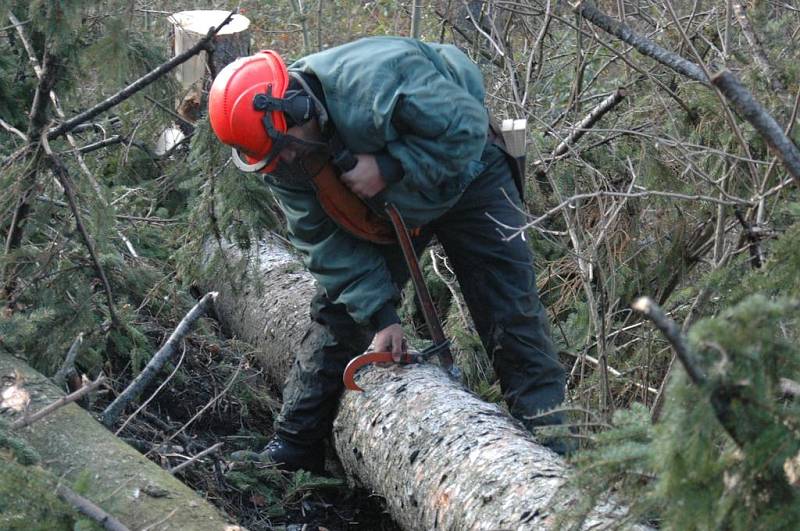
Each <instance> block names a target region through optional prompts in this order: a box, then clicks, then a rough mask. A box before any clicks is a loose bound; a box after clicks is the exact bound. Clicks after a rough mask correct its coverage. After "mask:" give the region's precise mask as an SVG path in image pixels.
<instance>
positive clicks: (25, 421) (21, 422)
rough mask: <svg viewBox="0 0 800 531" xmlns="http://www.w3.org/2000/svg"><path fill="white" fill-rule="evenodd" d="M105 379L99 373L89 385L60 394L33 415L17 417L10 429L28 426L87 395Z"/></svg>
mask: <svg viewBox="0 0 800 531" xmlns="http://www.w3.org/2000/svg"><path fill="white" fill-rule="evenodd" d="M105 381H106V378H105V376H103V375H102V374H101V375H100V376H98V377H97V379H96V380H95V381H93V382H92V383H90V384H89V385H86V386H84V387H81V388H80V389H78V390H77V391H75V392H74V393H70V394H68V395H66V396H62V397H61V398H59V399H58V400H56V401H55V402H53V403H52V404H49V405H47V406H45V407H43V408H42V409H40V410H39V411H37V412H36V413H34V414H33V415H30V416H28V415H26V416H24V417H22V418H20V419H17V420H16V421H14V422H13V423H12V424H11V429H12V430H18V429H20V428H24V427H25V426H30V425H31V424H33V423H34V422H36V421H37V420H39V419H41V418H43V417H46V416H47V415H49V414H50V413H52V412H53V411H55V410H57V409H60V408H62V407H64V406H66V405H67V404H70V403H72V402H75V401H76V400H80V399H81V398H83V397H84V396H86V395H88V394H89V393H91V392H92V391H94V390H95V389H97V388H98V387H100V386H101V385H103V384H104V383H105Z"/></svg>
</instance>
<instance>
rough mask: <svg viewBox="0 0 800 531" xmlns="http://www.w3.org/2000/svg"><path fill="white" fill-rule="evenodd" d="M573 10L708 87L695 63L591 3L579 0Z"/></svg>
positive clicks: (701, 70) (652, 57)
mask: <svg viewBox="0 0 800 531" xmlns="http://www.w3.org/2000/svg"><path fill="white" fill-rule="evenodd" d="M573 9H574V10H575V11H577V12H578V13H580V14H581V16H582V17H583V18H585V19H586V20H588V21H589V22H591V23H592V24H594V25H595V26H597V27H598V28H600V29H601V30H603V31H605V32H607V33H610V34H611V35H614V36H615V37H617V38H618V39H620V40H621V41H623V42H626V43H628V44H630V45H631V46H633V47H634V48H636V50H637V51H638V52H639V53H641V54H642V55H646V56H647V57H650V58H651V59H655V60H656V61H658V62H659V63H661V64H663V65H665V66H668V67H670V68H671V69H673V70H675V71H676V72H678V73H681V74H683V75H684V76H686V77H688V78H691V79H694V80H695V81H699V82H700V83H702V84H703V85H708V84H709V82H708V77H706V75H705V73H704V72H703V69H702V68H700V67H699V66H698V65H696V64H695V63H693V62H691V61H688V60H686V59H684V58H683V57H681V56H680V55H678V54H676V53H673V52H670V51H668V50H666V49H664V48H662V47H661V46H659V45H658V44H656V43H654V42H653V41H651V40H649V39H646V38H644V37H642V36H641V35H638V34H636V33H635V32H634V31H633V30H632V29H630V28H629V27H628V26H626V25H625V24H622V23H621V22H619V21H618V20H614V19H613V18H611V17H609V16H608V15H606V14H604V13H602V12H601V11H599V10H598V9H597V8H596V7H595V6H594V5H592V3H591V2H588V1H583V0H579V1H578V2H577V3H576V4H575V5H574V6H573Z"/></svg>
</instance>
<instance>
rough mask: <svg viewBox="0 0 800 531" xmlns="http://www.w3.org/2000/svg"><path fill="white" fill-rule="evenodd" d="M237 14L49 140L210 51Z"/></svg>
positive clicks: (54, 132) (66, 124)
mask: <svg viewBox="0 0 800 531" xmlns="http://www.w3.org/2000/svg"><path fill="white" fill-rule="evenodd" d="M235 13H236V12H235V11H231V12H230V14H228V16H227V17H226V18H225V20H223V21H222V23H221V24H220V25H219V26H217V27H215V28H211V29H210V30H208V34H206V36H205V37H203V38H202V39H201V40H200V41H198V42H197V44H195V45H194V46H192V47H191V48H189V49H188V50H186V51H185V52H183V53H182V54H180V55H176V56H175V57H173V58H172V59H170V60H169V61H167V62H166V63H163V64H162V65H160V66H158V67H157V68H155V69H153V70H151V71H150V72H148V73H147V74H145V75H144V76H142V77H140V78H139V79H137V80H136V81H134V82H133V83H131V84H130V85H128V86H127V87H125V88H124V89H122V90H120V91H119V92H117V93H116V94H114V95H113V96H109V97H108V98H106V99H105V100H104V101H102V102H100V103H99V104H97V105H95V106H94V107H92V108H91V109H88V110H86V111H84V112H82V113H80V114H78V115H77V116H75V117H73V118H70V119H69V120H67V121H65V122H63V123H62V124H61V125H59V126H58V127H56V128H55V129H51V130H50V131H49V132H48V134H47V138H49V139H51V140H52V139H53V138H55V137H57V136H59V135H63V134H64V133H67V132H69V131H72V130H73V129H75V127H77V126H78V125H80V124H82V123H83V122H86V121H89V120H91V119H92V118H94V117H95V116H97V115H98V114H100V113H102V112H105V111H107V110H108V109H110V108H111V107H114V106H115V105H119V104H120V103H122V102H123V101H125V100H127V99H128V98H130V97H131V96H133V95H134V94H136V93H137V92H139V91H140V90H142V89H143V88H145V87H147V86H148V85H150V84H151V83H153V82H154V81H156V80H157V79H159V78H160V77H162V76H163V75H164V74H166V73H168V72H170V71H171V70H172V69H174V68H175V67H176V66H178V65H180V64H182V63H185V62H186V61H188V60H189V59H191V58H192V57H194V56H195V55H197V54H198V53H200V52H201V51H204V50H209V49H210V47H211V46H212V43H211V41H212V40H213V39H214V36H215V35H216V34H217V32H219V30H221V29H222V27H223V26H225V25H226V24H228V23H229V22H230V21H231V20H233V15H234V14H235Z"/></svg>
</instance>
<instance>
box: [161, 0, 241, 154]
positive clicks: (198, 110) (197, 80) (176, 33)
mask: <svg viewBox="0 0 800 531" xmlns="http://www.w3.org/2000/svg"><path fill="white" fill-rule="evenodd" d="M228 14H229V11H220V10H195V11H181V12H179V13H173V14H172V15H170V16H169V21H170V23H171V24H172V28H173V33H172V35H173V39H172V40H173V52H174V55H179V54H181V53H183V52H184V51H185V50H187V49H188V48H191V47H192V46H194V45H195V44H197V42H198V41H200V39H202V38H203V37H205V36H206V34H207V33H208V30H209V29H210V28H212V27H215V26H218V25H219V24H220V23H221V22H222V21H223V20H225V18H226V17H227V16H228ZM249 28H250V20H249V19H248V18H247V17H245V16H242V15H234V16H233V20H232V21H231V22H230V23H228V24H227V25H226V26H225V27H224V28H222V30H220V32H219V33H218V34H217V36H216V37H214V52H213V53H211V54H208V53H206V52H200V53H199V54H198V55H196V56H194V57H193V58H191V59H189V60H188V61H186V62H185V63H183V64H182V65H180V66H178V67H177V68H176V69H175V77H176V79H177V80H178V83H180V85H181V89H182V91H181V97H180V98H179V99H178V100H177V101H176V102H175V107H176V110H177V113H178V115H179V116H180V117H181V118H183V120H185V121H181V122H179V123H178V124H177V127H173V128H170V129H167V130H166V131H164V133H162V135H161V138H159V140H158V144H157V147H156V154H157V155H163V154H164V153H166V152H168V151H169V150H170V149H171V148H172V147H173V146H174V145H175V144H177V143H178V142H180V141H181V140H182V139H183V137H184V135H187V134H189V132H190V131H191V130H192V124H194V123H195V122H196V121H197V119H198V118H199V117H200V116H201V115H202V114H203V110H204V109H205V106H206V91H205V88H206V86H207V84H208V83H210V82H211V80H212V79H214V77H216V75H217V72H219V71H220V70H222V69H223V68H224V67H225V66H226V65H227V64H228V63H231V62H233V60H235V59H236V58H237V57H242V56H245V55H249V54H250V31H249ZM178 129H179V130H180V134H179V133H178V131H177V130H178Z"/></svg>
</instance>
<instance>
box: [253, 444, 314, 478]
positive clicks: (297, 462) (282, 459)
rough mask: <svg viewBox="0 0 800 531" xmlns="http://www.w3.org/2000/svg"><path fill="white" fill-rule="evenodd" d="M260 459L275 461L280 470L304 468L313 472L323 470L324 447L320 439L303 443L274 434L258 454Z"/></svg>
mask: <svg viewBox="0 0 800 531" xmlns="http://www.w3.org/2000/svg"><path fill="white" fill-rule="evenodd" d="M259 457H260V459H261V460H262V461H270V462H272V463H275V465H277V467H278V468H280V469H281V470H286V471H288V472H292V471H295V470H305V471H307V472H311V473H313V474H322V473H324V472H325V447H324V445H323V443H322V441H320V442H317V443H313V444H310V445H303V444H298V443H294V442H291V441H288V440H286V439H283V438H281V437H279V436H277V435H275V436H274V437H273V438H272V439H271V440H270V441H269V442H268V443H267V445H266V446H265V447H264V449H263V450H262V451H261V454H260V455H259Z"/></svg>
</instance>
